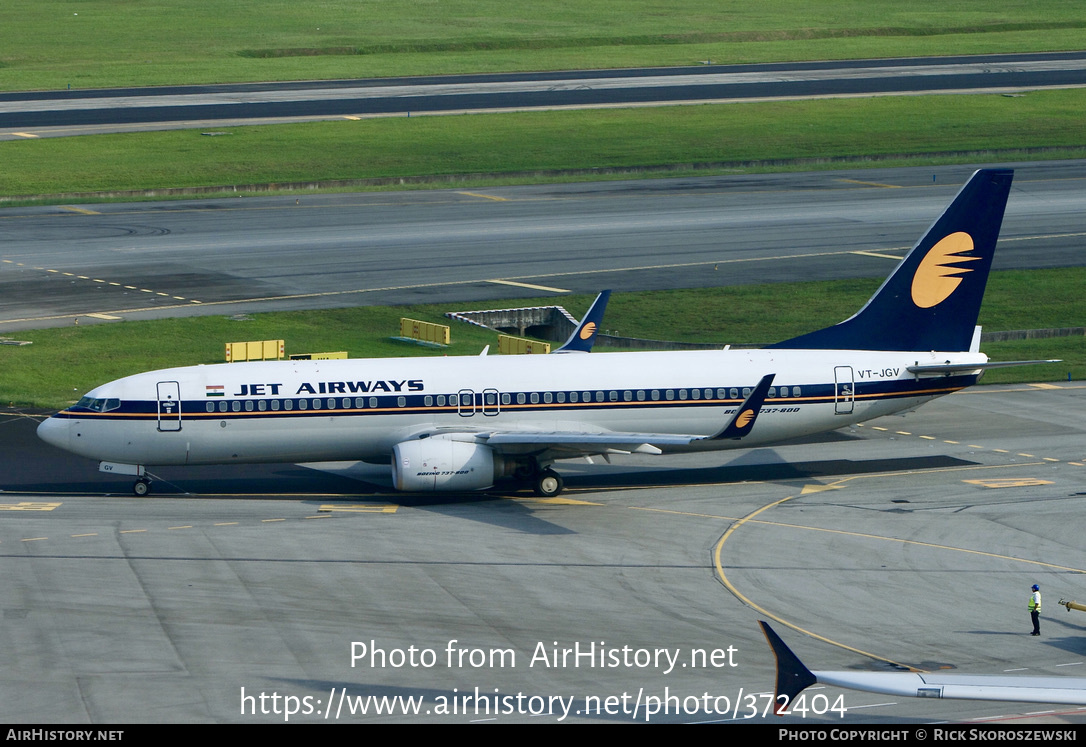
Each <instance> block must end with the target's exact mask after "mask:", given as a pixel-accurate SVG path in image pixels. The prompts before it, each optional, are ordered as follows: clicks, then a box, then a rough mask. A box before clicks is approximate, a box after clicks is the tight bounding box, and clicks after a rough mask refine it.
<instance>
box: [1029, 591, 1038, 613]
mask: <svg viewBox="0 0 1086 747" xmlns="http://www.w3.org/2000/svg"><path fill="white" fill-rule="evenodd" d="M1029 611H1030V612H1040V611H1041V592H1039V591H1035V592H1033V593H1032V594H1030V595H1029Z"/></svg>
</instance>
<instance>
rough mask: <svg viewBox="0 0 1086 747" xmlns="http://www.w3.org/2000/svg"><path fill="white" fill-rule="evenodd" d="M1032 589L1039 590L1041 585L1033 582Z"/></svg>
mask: <svg viewBox="0 0 1086 747" xmlns="http://www.w3.org/2000/svg"><path fill="white" fill-rule="evenodd" d="M1033 590H1034V591H1040V590H1041V587H1040V586H1038V585H1037V584H1034V585H1033Z"/></svg>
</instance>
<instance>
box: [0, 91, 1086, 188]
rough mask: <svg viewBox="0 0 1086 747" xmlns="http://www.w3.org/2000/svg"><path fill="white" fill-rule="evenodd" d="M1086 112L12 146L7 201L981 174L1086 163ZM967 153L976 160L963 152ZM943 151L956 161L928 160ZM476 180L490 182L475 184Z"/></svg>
mask: <svg viewBox="0 0 1086 747" xmlns="http://www.w3.org/2000/svg"><path fill="white" fill-rule="evenodd" d="M1084 111H1086V90H1065V91H1038V92H1034V93H1030V94H1028V95H1025V96H1016V97H1008V96H1000V95H997V94H986V95H971V96H929V97H912V96H910V97H894V98H875V99H848V100H833V101H788V102H774V103H760V104H744V105H705V106H684V107H665V108H643V109H608V110H588V111H564V112H533V113H523V114H479V115H463V116H441V117H412V118H402V117H401V118H395V119H371V120H363V121H341V122H316V123H309V124H297V125H276V126H252V127H239V128H233V129H226V130H223V129H222V128H217V131H224V132H229V133H230V134H229V135H226V136H222V137H204V136H202V135H201V134H200V131H198V130H174V131H168V132H148V133H136V134H120V135H96V136H92V137H71V138H45V139H40V140H23V141H11V142H2V143H0V153H2V154H3V159H4V160H3V163H4V168H3V169H0V197H11V196H16V195H62V194H68V193H85V192H97V191H110V190H128V189H138V190H150V189H156V188H157V189H162V188H175V187H204V186H226V185H249V184H267V183H276V184H283V183H286V182H298V181H301V182H306V181H314V182H320V181H327V180H345V179H374V178H397V177H420V178H437V177H442V178H444V177H454V176H458V177H459V181H457V182H454V183H456V184H461V185H463V184H475V183H480V182H482V183H501V182H503V181H526V180H529V179H528V178H527V177H526V176H525V175H526V174H536V177H535V178H536V180H546V181H553V180H554V179H556V178H558V176H559V175H560V174H561V172H568V171H572V170H578V169H600V168H624V169H638V168H652V167H664V166H675V165H679V166H680V167H681V166H682V165H686V166H687V167H688V168H691V167H692V166H693V165H694V164H713V163H717V164H743V163H748V162H760V163H762V166H763V168H765V167H768V168H787V167H788V164H789V162H793V164H794V162H795V159H806V160H804V161H803V162H802V163H803V166H802V167H803V168H812V167H814V166H816V164H813V163H812V162H811V161H812V160H814V161H817V160H823V161H825V164H826V165H833V164H834V163H836V162H835V161H834V159H840V158H862V157H865V156H876V157H877V156H883V157H886V156H890V155H900V156H902V157H903V158H902V160H907V159H908V157H909V156H910V155H911V156H914V157H918V158H919V159H920V161H921V162H925V163H930V162H933V161H939V160H954V159H955V158H956V159H957V160H958V161H962V160H966V161H969V160H971V161H974V162H975V161H977V160H998V159H999V158H1004V159H1007V158H1014V157H1016V155H1017V157H1021V158H1024V157H1026V155H1025V154H1024V153H1017V154H1016V149H1025V148H1050V149H1053V151H1052V152H1050V153H1047V154H1045V155H1046V157H1075V156H1079V157H1081V156H1082V155H1083V154H1086V128H1084V127H1083V114H1082V113H1083V112H1084ZM961 152H966V153H970V154H973V155H965V156H962V155H957V156H956V157H955V156H954V155H953V154H955V153H959V154H960V153H961ZM984 152H986V153H987V154H988V155H987V157H985V156H983V155H980V156H978V155H976V154H977V153H984ZM932 153H937V154H938V153H943V154H948V155H947V156H945V157H944V158H942V159H941V158H939V157H932V156H930V155H925V154H932ZM767 162H771V163H767ZM792 168H793V169H794V168H798V166H796V165H793V166H792ZM667 173H668V174H670V175H677V174H681V173H683V172H682V171H681V170H680V171H676V172H667ZM480 174H485V175H489V176H488V177H487V178H481V177H479V176H472V175H480ZM578 178H581V179H592V178H598V177H597V176H594V175H592V173H591V172H589V173H587V174H581V175H580V176H579V177H578ZM432 183H433V184H436V185H438V186H450V185H451V183H450V182H446V181H435V182H432ZM58 199H65V198H60V197H57V198H54V200H53V201H56V200H58Z"/></svg>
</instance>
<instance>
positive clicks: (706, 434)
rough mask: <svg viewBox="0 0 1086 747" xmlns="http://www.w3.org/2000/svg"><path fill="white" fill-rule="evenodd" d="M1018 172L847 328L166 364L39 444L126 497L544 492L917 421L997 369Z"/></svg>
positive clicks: (965, 203)
mask: <svg viewBox="0 0 1086 747" xmlns="http://www.w3.org/2000/svg"><path fill="white" fill-rule="evenodd" d="M1011 178H1012V172H1011V171H1009V170H982V171H978V172H976V173H975V174H974V175H973V177H972V178H971V179H970V180H969V182H968V183H967V184H966V185H965V186H964V187H963V188H962V190H961V191H960V192H959V193H958V195H957V196H956V197H955V198H954V201H953V202H952V203H951V205H950V206H949V207H948V208H947V209H946V211H945V212H944V213H943V215H942V216H941V217H940V218H939V219H938V220H937V221H936V222H935V223H934V224H933V225H932V227H931V228H930V229H929V230H928V231H927V233H926V234H925V235H924V236H923V238H921V239H920V241H919V242H918V243H917V245H916V246H915V247H914V248H913V250H912V251H911V252H910V253H909V254H908V255H907V256H906V257H905V259H904V260H902V262H901V263H900V265H899V266H898V267H897V269H896V270H895V271H894V273H893V274H892V275H891V276H890V277H889V278H888V279H887V281H886V282H885V283H884V284H883V285H882V287H881V288H880V289H879V290H878V291H877V292H876V293H875V295H874V296H873V297H872V298H871V299H870V300H869V301H868V302H867V304H866V305H865V306H864V307H863V309H861V310H860V311H859V312H858V313H857V314H855V315H854V316H852V317H851V318H850V319H847V320H846V321H844V322H841V323H840V324H837V325H835V326H833V327H828V328H826V329H822V330H819V331H817V332H812V333H810V334H807V335H803V336H801V337H797V338H794V339H792V340H787V341H785V342H781V343H777V344H775V345H771V346H769V347H767V348H763V349H760V350H719V351H690V352H649V353H580V354H570V355H547V356H530V357H527V356H525V357H521V356H482V357H478V356H476V357H441V358H389V359H363V360H331V361H275V362H266V363H257V362H254V363H241V364H238V363H233V364H221V365H207V366H190V367H185V368H171V369H166V370H162V371H153V372H150V373H144V374H138V375H136V376H129V377H127V378H123V379H119V380H117V381H113V382H110V383H109V384H104V385H102V386H100V387H98V388H97V389H95V390H93V391H92V392H90V393H89V394H87V396H85V397H83V398H82V399H81V400H80V401H79V402H78V403H76V404H75V405H73V406H71V407H69V408H67V409H65V410H63V411H61V412H59V413H57V414H56V415H54V416H53V417H51V418H49V419H47V420H46V421H44V422H43V423H42V424H41V426H40V427H39V428H38V433H39V435H40V436H41V437H42V438H43V439H44V440H46V441H48V442H49V443H51V444H54V445H56V446H59V447H61V448H63V449H67V450H69V451H72V452H75V453H76V454H81V455H83V456H87V457H91V458H93V459H97V460H100V462H101V464H100V469H101V470H103V471H106V472H115V473H119V474H128V475H133V476H135V477H137V478H138V479H137V481H136V483H135V488H134V489H135V492H136V493H137V494H139V495H143V494H145V493H147V491H148V490H149V487H150V483H149V481H148V479H147V477H146V471H145V468H146V467H147V466H155V465H189V464H193V465H195V464H232V463H237V464H244V463H253V462H321V461H342V460H363V461H367V462H383V463H391V476H392V481H393V484H394V485H395V487H396V488H397V489H398V490H404V491H464V490H481V489H485V488H488V487H490V486H491V485H493V484H494V482H495V481H496V480H497V479H499V478H501V477H505V476H512V477H515V478H518V479H521V480H525V481H531V483H532V484H533V485H534V487H535V490H536V492H537V493H539V494H540V495H545V496H553V495H557V494H558V493H559V492H560V491H561V490H562V479H561V477H560V476H559V474H558V473H557V472H555V471H554V470H553V469H552V468H551V465H552V464H553V463H554V462H555V461H556V460H559V459H566V458H571V457H579V456H592V455H608V454H615V453H630V452H637V453H644V454H661V453H664V452H681V451H699V450H716V449H732V448H742V447H748V446H756V445H761V444H769V443H773V442H777V441H782V440H785V439H789V438H794V437H797V436H802V435H806V434H810V433H817V432H820V431H828V430H833V429H836V428H840V427H842V426H846V425H849V424H852V423H857V422H860V421H864V420H869V419H871V418H876V417H879V416H882V415H887V414H890V413H894V412H900V411H902V410H911V409H913V408H915V407H917V406H918V405H921V404H923V403H924V402H926V401H928V400H930V399H932V398H934V397H938V396H941V395H944V394H948V393H950V392H953V391H956V390H959V389H962V388H963V387H967V386H969V385H971V384H973V383H975V382H976V381H977V379H978V377H979V376H980V375H981V373H982V372H983V370H984V369H985V368H988V367H991V366H994V365H1000V364H992V363H989V362H988V358H987V356H985V355H983V354H982V353H980V352H979V342H978V341H979V334H977V330H976V328H975V325H976V321H977V314H978V311H979V309H980V302H981V297H982V296H983V293H984V286H985V283H986V281H987V278H988V271H989V268H990V267H991V263H992V255H993V252H994V250H995V245H996V239H997V237H998V234H999V228H1000V224H1001V222H1002V220H1003V211H1004V208H1005V206H1006V201H1007V195H1008V192H1009V190H1010V185H1011ZM588 326H589V327H594V326H595V325H588Z"/></svg>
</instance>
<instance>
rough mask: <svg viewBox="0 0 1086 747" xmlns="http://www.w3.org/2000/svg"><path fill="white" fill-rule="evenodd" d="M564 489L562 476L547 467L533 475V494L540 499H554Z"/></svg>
mask: <svg viewBox="0 0 1086 747" xmlns="http://www.w3.org/2000/svg"><path fill="white" fill-rule="evenodd" d="M564 487H565V483H564V482H562V476H561V475H559V474H558V473H557V472H555V471H554V470H553V469H551V468H549V467H548V468H547V469H545V470H541V471H540V472H539V473H538V474H536V475H535V494H536V495H538V496H539V497H541V498H554V497H555V496H557V495H558V494H559V493H561V492H562V488H564Z"/></svg>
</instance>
